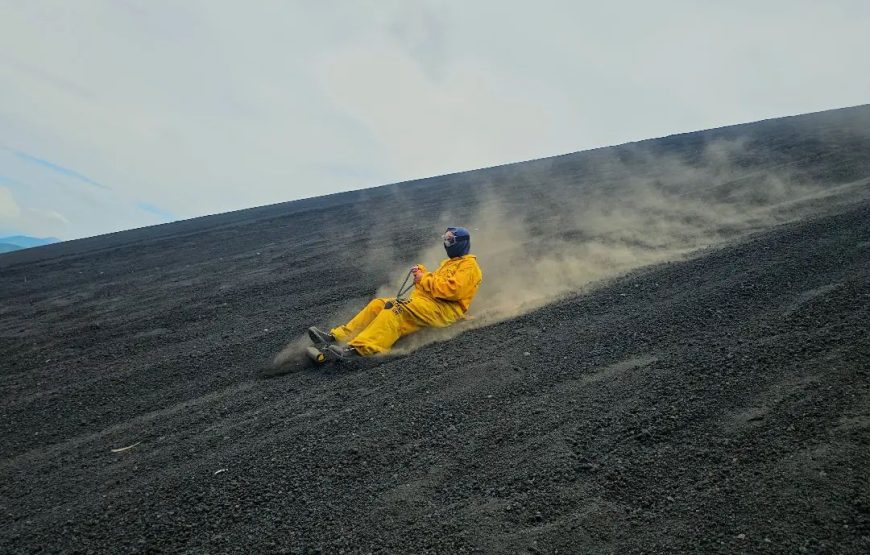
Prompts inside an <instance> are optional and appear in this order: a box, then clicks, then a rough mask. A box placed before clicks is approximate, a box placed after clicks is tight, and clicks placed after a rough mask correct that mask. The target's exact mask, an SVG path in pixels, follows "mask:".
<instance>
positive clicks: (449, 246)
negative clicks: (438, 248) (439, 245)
mask: <svg viewBox="0 0 870 555" xmlns="http://www.w3.org/2000/svg"><path fill="white" fill-rule="evenodd" d="M441 238H442V239H443V240H444V250H446V251H447V256H449V257H450V258H456V257H457V256H464V255H466V254H468V251H470V250H471V234H470V233H468V230H467V229H465V228H464V227H448V228H447V231H446V232H444V235H442V236H441Z"/></svg>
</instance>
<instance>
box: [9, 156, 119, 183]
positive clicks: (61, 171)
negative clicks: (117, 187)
mask: <svg viewBox="0 0 870 555" xmlns="http://www.w3.org/2000/svg"><path fill="white" fill-rule="evenodd" d="M12 153H13V154H14V155H15V156H17V157H18V158H20V159H21V160H24V161H25V162H30V163H32V164H36V165H37V166H40V167H43V168H45V169H48V170H51V171H53V172H57V173H59V174H61V175H65V176H66V177H71V178H73V179H78V180H79V181H82V182H84V183H87V184H88V185H93V186H94V187H99V188H100V189H108V187H106V186H105V185H103V184H102V183H99V182H97V181H94V180H93V179H91V178H90V177H88V176H86V175H84V174H81V173H79V172H77V171H75V170H71V169H69V168H65V167H63V166H58V165H57V164H54V163H52V162H49V161H48V160H43V159H42V158H37V157H36V156H31V155H30V154H27V153H25V152H19V151H17V150H13V151H12Z"/></svg>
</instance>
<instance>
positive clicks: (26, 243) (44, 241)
mask: <svg viewBox="0 0 870 555" xmlns="http://www.w3.org/2000/svg"><path fill="white" fill-rule="evenodd" d="M59 241H60V239H58V238H57V237H42V238H40V237H28V236H27V235H12V236H10V237H0V253H4V252H12V251H17V250H21V249H29V248H31V247H40V246H42V245H49V244H51V243H57V242H59Z"/></svg>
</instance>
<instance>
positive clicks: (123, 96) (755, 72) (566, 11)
mask: <svg viewBox="0 0 870 555" xmlns="http://www.w3.org/2000/svg"><path fill="white" fill-rule="evenodd" d="M868 27H870V15H868V7H867V5H866V4H865V3H862V2H849V1H841V2H825V3H819V2H809V1H805V2H770V3H764V4H762V5H759V4H757V3H749V2H732V3H728V4H710V3H703V4H702V3H696V2H688V1H666V0H663V1H662V2H657V3H646V2H637V3H633V4H632V3H619V4H606V3H601V2H541V3H524V4H519V5H516V6H510V7H508V6H506V5H505V4H504V3H502V2H483V1H481V2H459V1H430V2H418V3H414V4H410V3H406V2H399V1H392V2H385V1H380V0H373V1H369V2H360V3H352V4H351V3H346V4H334V3H287V2H262V3H256V4H243V3H230V4H226V3H221V4H217V3H212V2H191V3H185V4H178V3H175V2H159V1H151V0H148V1H144V0H128V1H124V2H116V1H108V0H104V1H97V0H94V1H91V2H76V3H66V2H45V1H39V0H33V1H28V2H5V3H0V145H5V146H6V147H7V148H9V149H12V150H16V151H21V152H25V153H27V154H29V155H32V156H34V157H37V158H40V159H44V160H47V161H50V162H51V163H54V164H57V165H59V166H63V167H67V168H71V169H72V170H74V171H76V172H78V173H81V174H83V175H86V176H88V177H89V178H91V179H93V180H94V181H96V182H98V183H101V184H105V185H107V186H108V187H109V188H110V189H111V193H104V194H103V195H102V196H99V195H97V196H94V195H93V192H88V191H85V190H83V189H78V190H75V189H72V188H71V187H70V184H68V183H62V184H59V183H57V182H56V181H57V180H56V177H47V176H44V175H36V174H34V173H28V174H27V175H26V177H27V180H22V179H19V180H20V181H23V182H26V183H28V186H30V187H36V188H41V189H43V194H41V195H38V197H39V198H36V197H37V196H36V195H34V198H30V197H28V198H27V200H25V196H23V195H24V192H22V191H21V190H19V189H15V193H16V198H18V199H19V201H20V203H22V205H26V206H30V207H32V208H33V209H38V210H44V211H51V210H56V208H55V207H54V206H52V203H56V202H57V197H56V196H55V195H54V194H53V192H54V191H63V195H64V201H63V202H64V206H65V208H64V210H63V211H62V212H63V214H64V215H65V216H66V217H67V218H68V219H69V221H70V224H69V226H68V227H67V229H68V231H67V235H66V236H65V237H67V238H69V237H77V236H82V235H86V234H92V233H97V232H106V231H112V230H115V229H121V228H124V227H131V226H134V225H144V223H146V222H149V221H151V220H147V219H143V218H147V217H149V216H148V215H147V214H142V213H141V212H142V211H141V210H137V209H136V205H137V203H145V204H148V205H152V206H154V207H157V208H158V209H159V210H162V211H167V212H171V213H172V214H174V215H176V216H177V217H180V218H184V217H191V216H195V215H201V214H205V213H213V212H218V211H225V210H231V209H237V208H242V207H246V206H253V205H260V204H265V203H270V202H279V201H283V200H289V199H293V198H299V197H306V196H316V195H321V194H325V193H328V192H334V191H338V190H346V189H351V188H358V187H363V186H371V185H378V184H383V183H389V182H393V181H397V180H400V179H408V178H413V177H422V176H428V175H437V174H441V173H446V172H449V171H456V170H464V169H472V168H477V167H482V166H487V165H492V164H498V163H505V162H511V161H516V160H523V159H529V158H535V157H540V156H547V155H551V154H558V153H564V152H571V151H575V150H579V149H582V148H590V147H594V146H602V145H607V144H614V143H620V142H625V141H628V140H636V139H642V138H647V137H650V136H659V135H665V134H668V133H673V132H681V131H691V130H695V129H700V128H705V127H712V126H717V125H724V124H728V123H737V122H742V121H752V120H755V119H761V118H766V117H773V116H777V115H787V114H794V113H801V112H807V111H813V110H820V109H825V108H834V107H838V106H846V105H854V104H860V103H863V102H866V101H867V98H868V94H870V72H867V71H865V68H864V65H866V62H865V60H864V55H865V53H866V52H867V51H870V39H868V38H867V36H868V34H867V33H866V29H867V28H868ZM10 164H12V165H0V174H6V175H8V174H10V173H15V172H19V171H20V172H23V173H27V170H25V169H22V168H19V167H18V166H17V165H15V164H18V162H14V161H13V162H10ZM12 177H16V176H12ZM18 177H19V178H20V177H21V176H18ZM48 192H51V194H47V193H48ZM74 195H78V197H79V198H78V200H75V201H73V200H72V196H74ZM66 205H71V206H76V207H77V208H76V209H74V210H68V209H67V208H66ZM111 211H115V212H117V213H116V214H113V213H112V212H111ZM134 213H135V214H134ZM137 214H138V215H137ZM150 217H154V218H156V216H155V215H153V214H152V215H151V216H150ZM154 223H156V221H155V222H154Z"/></svg>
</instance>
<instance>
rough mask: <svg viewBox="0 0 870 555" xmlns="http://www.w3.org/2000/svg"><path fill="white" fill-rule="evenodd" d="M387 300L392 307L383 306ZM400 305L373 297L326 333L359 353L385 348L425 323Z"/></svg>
mask: <svg viewBox="0 0 870 555" xmlns="http://www.w3.org/2000/svg"><path fill="white" fill-rule="evenodd" d="M390 300H392V301H393V307H392V308H389V309H388V308H385V305H386V303H387V301H390ZM400 306H401V305H398V304H396V302H395V300H394V299H374V300H373V301H371V302H370V303H369V304H368V305H366V307H365V308H364V309H362V310H361V311H360V312H359V314H357V315H356V316H354V317H353V319H352V320H351V321H350V322H348V323H347V324H345V325H343V326H339V327H337V328H333V329H331V330H330V333H331V334H332V335H333V336H334V337H335V338H336V339H338V340H339V341H341V342H346V343H347V344H348V345H350V346H351V347H353V348H354V349H356V350H357V352H358V353H359V354H361V355H363V356H369V355H375V354H377V353H383V352H386V351H389V350H390V347H392V346H393V343H395V342H396V341H398V340H399V338H400V337H402V336H403V335H408V334H409V333H413V332H415V331H417V330H418V329H420V328H421V327H423V326H425V325H426V323H425V322H423V321H422V320H420V319H419V318H418V317H417V316H415V315H414V314H413V313H411V312H410V311H409V310H407V309H406V308H404V307H402V308H401V309H400V308H399V307H400Z"/></svg>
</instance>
